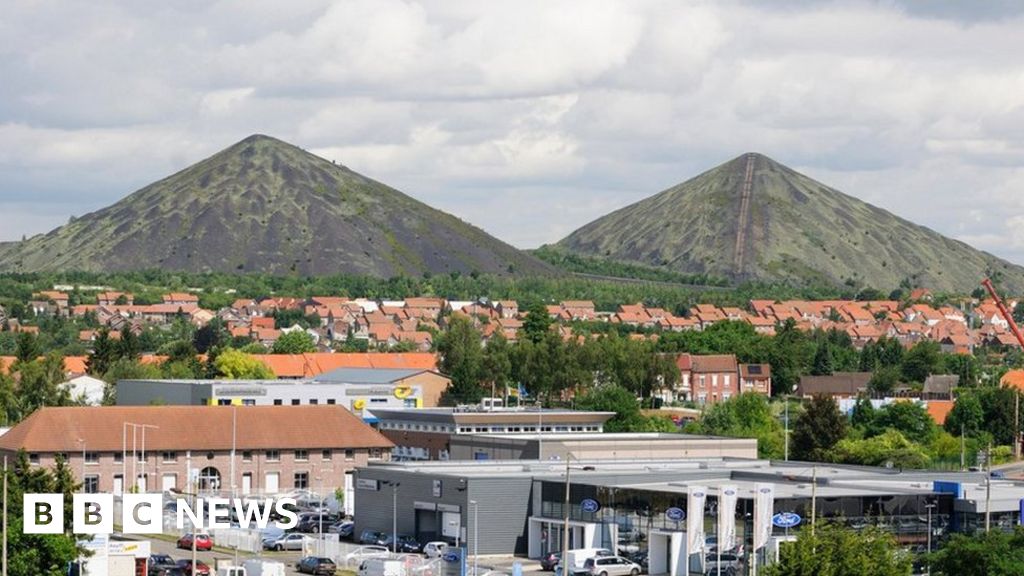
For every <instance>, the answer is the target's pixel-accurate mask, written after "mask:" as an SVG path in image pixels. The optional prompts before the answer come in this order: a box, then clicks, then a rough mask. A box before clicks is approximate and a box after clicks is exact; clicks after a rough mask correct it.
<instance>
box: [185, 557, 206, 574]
mask: <svg viewBox="0 0 1024 576" xmlns="http://www.w3.org/2000/svg"><path fill="white" fill-rule="evenodd" d="M178 568H180V569H181V571H182V572H184V573H185V574H186V575H187V576H210V574H211V572H210V567H209V566H207V565H206V564H204V563H203V562H201V561H199V560H196V565H195V568H194V569H193V566H192V560H191V559H190V558H186V559H182V560H178Z"/></svg>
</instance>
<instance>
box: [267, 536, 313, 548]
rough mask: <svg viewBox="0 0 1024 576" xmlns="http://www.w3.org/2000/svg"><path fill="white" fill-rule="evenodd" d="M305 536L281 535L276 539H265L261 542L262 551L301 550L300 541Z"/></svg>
mask: <svg viewBox="0 0 1024 576" xmlns="http://www.w3.org/2000/svg"><path fill="white" fill-rule="evenodd" d="M304 539H305V536H303V535H302V534H282V535H281V536H278V537H277V538H266V539H264V540H263V549H264V550H277V551H281V550H302V541H303V540H304Z"/></svg>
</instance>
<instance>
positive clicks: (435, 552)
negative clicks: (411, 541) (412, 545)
mask: <svg viewBox="0 0 1024 576" xmlns="http://www.w3.org/2000/svg"><path fill="white" fill-rule="evenodd" d="M447 551H448V543H447V542H436V541H435V542H427V543H426V544H424V545H423V553H424V554H426V555H427V558H440V557H442V556H444V553H445V552H447Z"/></svg>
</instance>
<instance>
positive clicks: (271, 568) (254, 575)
mask: <svg viewBox="0 0 1024 576" xmlns="http://www.w3.org/2000/svg"><path fill="white" fill-rule="evenodd" d="M242 566H243V567H244V568H245V574H244V576H285V566H284V563H283V562H276V561H273V560H262V559H260V558H252V559H250V560H246V561H245V562H243V563H242Z"/></svg>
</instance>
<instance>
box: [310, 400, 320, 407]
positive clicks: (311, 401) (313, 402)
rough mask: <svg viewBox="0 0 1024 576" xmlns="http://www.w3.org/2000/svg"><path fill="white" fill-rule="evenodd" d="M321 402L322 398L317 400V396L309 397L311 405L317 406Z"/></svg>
mask: <svg viewBox="0 0 1024 576" xmlns="http://www.w3.org/2000/svg"><path fill="white" fill-rule="evenodd" d="M319 403H320V400H317V399H316V398H310V399H309V404H310V406H316V405H317V404H319Z"/></svg>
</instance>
